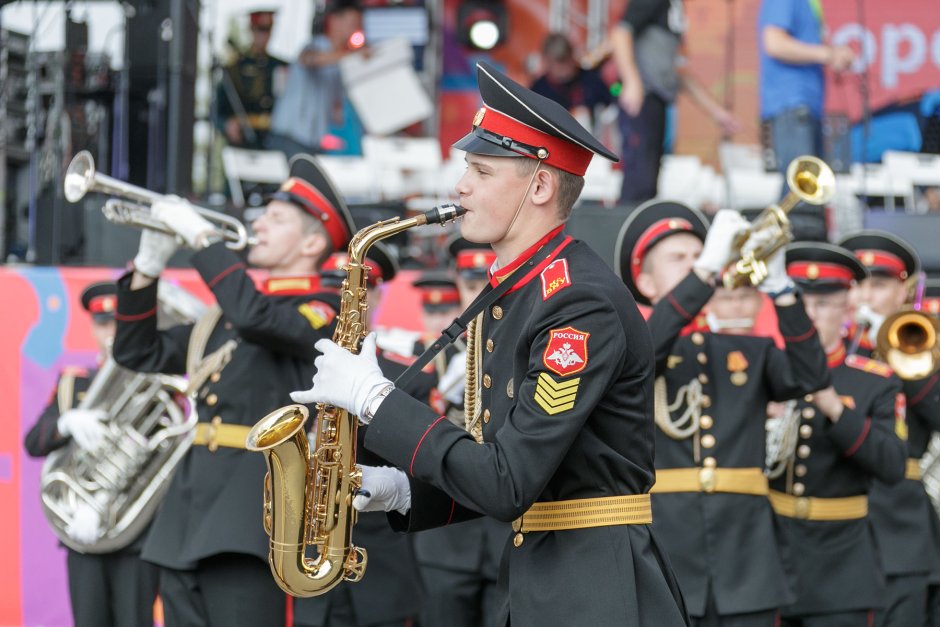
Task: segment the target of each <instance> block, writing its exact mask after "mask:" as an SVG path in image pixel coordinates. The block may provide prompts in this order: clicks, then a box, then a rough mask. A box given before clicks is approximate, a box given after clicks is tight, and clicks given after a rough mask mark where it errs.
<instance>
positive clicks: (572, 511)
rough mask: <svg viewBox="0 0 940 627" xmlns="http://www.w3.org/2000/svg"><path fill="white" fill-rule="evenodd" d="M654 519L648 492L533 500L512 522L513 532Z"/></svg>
mask: <svg viewBox="0 0 940 627" xmlns="http://www.w3.org/2000/svg"><path fill="white" fill-rule="evenodd" d="M651 522H653V509H652V506H651V505H650V495H649V494H634V495H630V496H604V497H598V498H592V499H573V500H570V501H549V502H545V503H535V504H533V505H532V507H530V508H529V510H528V511H527V512H526V513H525V514H523V515H522V516H521V517H519V518H517V519H516V520H515V521H513V523H512V529H513V531H516V532H521V533H526V532H528V531H562V530H565V529H585V528H587V527H607V526H611V525H648V524H650V523H651Z"/></svg>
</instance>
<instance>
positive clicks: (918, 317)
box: [876, 309, 940, 381]
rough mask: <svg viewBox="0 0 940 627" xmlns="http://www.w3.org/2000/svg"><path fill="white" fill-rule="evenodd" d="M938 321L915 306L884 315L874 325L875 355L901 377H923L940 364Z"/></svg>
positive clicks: (927, 375) (939, 326)
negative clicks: (877, 324)
mask: <svg viewBox="0 0 940 627" xmlns="http://www.w3.org/2000/svg"><path fill="white" fill-rule="evenodd" d="M938 338H940V321H938V320H937V319H936V318H934V317H933V316H931V315H929V314H926V313H924V312H922V311H917V310H916V309H906V310H902V311H899V312H897V313H895V314H892V315H890V316H888V317H887V318H886V319H885V321H884V322H883V323H882V325H881V328H880V329H878V339H877V341H876V346H877V351H878V355H880V356H881V358H882V359H883V360H884V361H885V362H886V363H887V364H888V365H889V366H891V368H892V369H893V370H894V371H895V372H896V373H897V375H898V376H899V377H901V378H902V379H904V380H905V381H914V380H918V379H924V378H926V377H929V376H930V375H931V374H933V373H934V372H935V371H936V370H937V368H938V367H940V342H938V341H937V340H938Z"/></svg>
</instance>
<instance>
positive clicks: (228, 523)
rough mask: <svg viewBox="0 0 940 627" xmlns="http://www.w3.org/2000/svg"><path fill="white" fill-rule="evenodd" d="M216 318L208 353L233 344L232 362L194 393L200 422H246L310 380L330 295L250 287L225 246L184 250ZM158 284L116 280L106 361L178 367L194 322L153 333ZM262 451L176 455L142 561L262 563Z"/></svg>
mask: <svg viewBox="0 0 940 627" xmlns="http://www.w3.org/2000/svg"><path fill="white" fill-rule="evenodd" d="M191 259H192V264H193V266H194V267H195V268H196V270H198V271H199V274H200V275H202V278H203V280H205V282H206V285H208V286H209V288H210V289H211V290H212V292H213V294H214V295H215V297H216V300H217V302H218V304H219V306H220V307H221V309H222V312H223V317H222V318H221V320H220V321H219V322H218V324H217V325H216V326H215V328H214V329H213V330H212V332H211V335H210V336H209V339H208V342H207V344H206V353H207V354H208V353H210V352H212V351H214V350H216V349H218V348H219V347H220V346H221V345H222V344H224V343H225V342H226V341H228V340H230V339H234V340H236V341H238V346H237V348H236V349H235V351H234V352H233V353H232V358H231V362H230V363H229V364H228V365H227V366H226V367H225V368H224V369H223V370H222V371H221V372H220V373H218V375H217V376H214V377H212V378H211V379H210V380H209V381H207V382H206V384H205V385H204V386H203V387H202V389H200V390H199V391H198V402H197V405H198V407H197V409H198V413H199V421H200V422H211V421H212V419H213V418H215V417H216V416H218V417H219V418H221V421H222V422H223V423H229V424H239V425H248V426H251V425H254V424H255V423H256V422H257V421H258V420H260V419H261V418H263V417H264V416H265V415H267V414H268V413H269V412H271V411H273V410H274V409H277V408H278V407H281V406H283V405H286V404H288V403H289V402H290V397H289V393H290V392H291V391H294V390H301V389H304V388H306V387H307V386H308V385H309V381H310V379H309V376H310V374H311V373H312V372H314V367H313V360H314V358H315V355H316V354H317V353H316V352H315V350H314V348H313V345H314V344H315V343H316V341H317V340H319V339H321V338H329V337H332V330H333V326H334V325H333V319H334V317H335V315H336V311H338V307H339V303H338V298H337V297H336V296H334V295H332V294H325V293H317V294H312V293H311V290H316V289H317V281H316V279H315V278H313V279H311V278H309V277H304V278H300V279H281V280H280V283H278V280H271V281H269V286H270V287H271V290H270V292H271V293H269V294H264V293H262V292H260V291H258V290H257V289H256V288H255V285H254V282H253V281H252V279H251V278H250V277H249V276H248V274H247V273H246V270H245V264H244V263H243V262H242V261H241V259H240V258H239V257H238V256H236V255H235V254H234V253H233V252H231V251H230V250H228V249H227V248H226V247H225V245H224V244H222V243H218V244H214V245H212V246H210V247H208V248H206V249H204V250H201V251H199V252H197V253H195V254H194V255H193V256H192V258H191ZM156 299H157V285H156V283H155V284H153V285H151V286H149V287H147V288H144V289H140V290H134V291H131V289H130V275H129V274H128V275H125V276H124V277H122V278H121V279H120V280H119V281H118V312H117V316H116V318H117V333H116V336H115V340H114V358H115V359H116V360H117V362H118V363H119V364H121V365H123V366H125V367H127V368H131V369H133V370H139V371H144V372H166V373H176V374H181V373H183V372H185V370H186V355H187V347H188V345H189V340H190V335H191V332H192V330H193V326H192V325H182V326H178V327H174V328H171V329H168V330H166V331H157V326H156V315H155V313H156V302H157V300H156ZM264 474H265V462H264V456H263V455H261V454H259V453H252V452H249V451H246V450H239V449H234V448H225V447H219V448H218V449H216V450H215V451H214V452H213V451H210V450H209V448H208V447H206V446H193V447H192V448H191V449H190V450H189V452H188V453H187V455H186V457H184V458H183V460H182V462H181V463H180V465H179V467H178V468H177V470H176V474H175V475H174V477H173V480H172V482H171V484H170V488H169V490H168V491H167V494H166V497H165V499H164V501H163V505H162V506H161V508H160V510H159V511H158V512H157V515H156V518H155V519H154V522H153V525H152V528H151V533H150V535H149V537H148V538H147V541H146V543H145V545H144V551H143V557H144V559H146V560H148V561H151V562H154V563H156V564H159V565H161V566H164V567H167V568H175V569H180V570H187V569H192V568H195V567H196V565H197V563H198V561H199V560H200V559H202V558H205V557H209V556H212V555H217V554H220V553H243V554H248V555H256V556H257V557H258V558H259V559H262V560H267V557H268V545H269V542H268V536H267V535H266V534H265V532H264V530H263V528H262V524H261V507H262V485H263V479H264Z"/></svg>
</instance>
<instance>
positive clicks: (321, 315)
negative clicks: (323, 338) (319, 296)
mask: <svg viewBox="0 0 940 627" xmlns="http://www.w3.org/2000/svg"><path fill="white" fill-rule="evenodd" d="M297 311H299V312H300V314H301V315H302V316H303V317H304V318H306V319H307V320H308V321H309V322H310V326H312V327H313V328H314V329H321V328H323V327H325V326H326V325H328V324H329V323H331V322H333V318H335V317H336V310H335V309H333V308H332V307H330V306H329V305H327V304H326V303H324V302H323V301H320V300H312V301H310V302H308V303H304V304H303V305H301V306H300V307H298V308H297Z"/></svg>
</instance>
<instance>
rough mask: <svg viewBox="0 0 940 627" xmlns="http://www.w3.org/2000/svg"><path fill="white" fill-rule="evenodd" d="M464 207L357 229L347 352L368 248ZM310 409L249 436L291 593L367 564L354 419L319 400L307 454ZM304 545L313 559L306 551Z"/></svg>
mask: <svg viewBox="0 0 940 627" xmlns="http://www.w3.org/2000/svg"><path fill="white" fill-rule="evenodd" d="M463 213H464V209H463V208H461V207H458V206H456V205H444V206H442V207H439V208H435V209H432V210H430V211H428V212H426V213H423V214H421V215H418V216H416V217H414V218H409V219H405V220H402V219H400V218H393V219H391V220H385V221H382V222H378V223H376V224H373V225H371V226H369V227H366V228H364V229H362V230H361V231H359V232H358V233H356V234H355V235H354V236H353V238H352V241H351V242H350V244H349V259H348V261H347V263H346V267H345V270H346V278H345V279H344V280H343V286H342V303H341V305H340V312H339V316H338V318H337V321H338V322H337V326H336V331H335V332H334V333H333V341H334V342H336V343H337V344H338V345H339V346H341V347H342V348H345V349H347V350H349V351H352V352H357V351H358V350H359V346H360V343H361V341H362V339H363V338H364V337H365V336H366V321H367V320H368V317H367V310H368V304H367V301H366V278H367V276H368V271H369V267H368V266H367V265H365V263H364V262H365V258H366V253H367V252H368V250H369V248H370V247H371V246H372V245H373V244H374V243H375V242H377V241H379V240H382V239H385V238H388V237H391V236H393V235H395V234H396V233H400V232H402V231H405V230H407V229H410V228H413V227H416V226H421V225H424V224H432V223H434V224H442V225H443V224H445V223H447V222H449V221H451V220H454V219H456V218H458V217H460V216H461V215H463ZM307 418H308V412H307V408H306V407H304V406H302V405H288V406H286V407H282V408H280V409H277V410H275V411H273V412H271V413H270V414H268V415H267V416H265V417H264V418H262V419H261V420H260V421H259V422H258V423H257V424H256V425H255V426H254V427H252V429H251V431H250V432H249V434H248V437H247V438H246V441H245V445H246V448H247V449H248V450H251V451H259V452H261V453H264V456H265V461H266V462H267V465H268V473H267V475H266V476H265V480H264V512H263V519H264V529H265V531H266V532H267V533H268V535H270V536H271V548H270V552H269V553H268V561H269V562H270V564H271V572H272V573H273V575H274V579H275V581H276V582H277V585H278V586H280V587H281V589H282V590H284V591H285V592H287V593H288V594H292V595H294V596H299V597H310V596H316V595H319V594H323V593H325V592H327V591H329V590H330V589H332V588H333V587H335V586H336V585H337V584H339V583H340V582H341V581H343V580H346V581H352V582H355V581H359V580H360V579H361V578H362V576H363V574H364V572H365V568H366V563H367V559H368V557H367V555H366V552H365V550H363V549H362V548H360V547H357V546H354V545H353V544H352V528H353V525H355V523H356V510H355V509H353V506H352V501H353V497H355V495H356V492H357V490H358V489H359V488H360V486H361V481H362V474H361V471H360V469H359V467H358V466H357V465H356V432H357V429H358V418H357V417H356V416H353V415H350V413H349V412H348V411H346V410H344V409H341V408H339V407H333V406H330V405H323V404H319V405H317V418H316V423H315V425H314V427H315V429H316V441H315V444H314V450H313V453H312V454H311V453H310V451H309V444H308V441H307V434H306V433H305V431H304V423H305V422H306V420H307ZM307 545H313V546H315V547H316V551H317V553H318V556H317V558H316V559H310V558H307V557H306V556H305V551H306V549H307Z"/></svg>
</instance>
